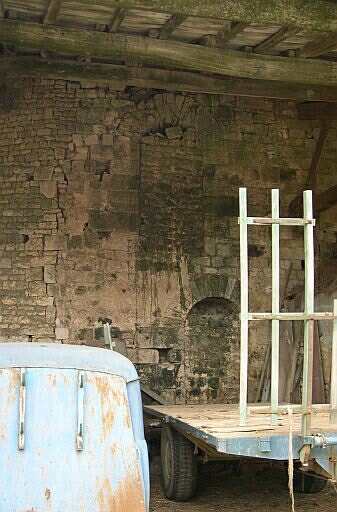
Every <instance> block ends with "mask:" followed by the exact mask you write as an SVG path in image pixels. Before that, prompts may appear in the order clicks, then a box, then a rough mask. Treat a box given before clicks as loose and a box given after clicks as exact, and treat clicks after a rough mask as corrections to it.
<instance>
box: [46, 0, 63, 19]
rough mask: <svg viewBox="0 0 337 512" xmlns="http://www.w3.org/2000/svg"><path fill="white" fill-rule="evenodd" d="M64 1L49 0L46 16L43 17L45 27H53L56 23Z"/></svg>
mask: <svg viewBox="0 0 337 512" xmlns="http://www.w3.org/2000/svg"><path fill="white" fill-rule="evenodd" d="M61 5H62V0H49V3H48V7H47V11H46V14H45V15H44V17H43V24H44V25H52V24H53V23H55V22H56V20H57V17H58V15H59V13H60V10H61Z"/></svg>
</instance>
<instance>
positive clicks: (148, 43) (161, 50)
mask: <svg viewBox="0 0 337 512" xmlns="http://www.w3.org/2000/svg"><path fill="white" fill-rule="evenodd" d="M0 41H2V42H3V43H9V44H13V45H16V46H18V47H19V48H31V49H37V50H41V49H42V50H45V51H50V52H54V53H61V54H68V55H78V54H79V53H80V54H82V55H85V56H87V57H92V58H108V59H111V60H113V59H119V60H120V59H122V60H127V59H132V60H133V61H137V62H139V63H140V64H143V65H146V64H148V65H151V66H154V65H158V66H161V67H167V68H174V69H177V68H178V69H179V68H180V69H185V70H190V71H199V72H203V73H214V74H217V75H225V76H233V77H240V78H254V79H260V80H276V81H281V82H288V83H303V84H316V85H326V86H329V85H337V64H336V63H334V62H326V61H318V60H307V59H298V58H284V57H274V56H269V55H268V56H267V55H257V54H254V53H249V54H248V53H243V52H239V51H228V50H227V51H224V50H222V49H217V48H205V47H203V46H199V45H195V44H188V43H181V42H177V41H172V40H167V41H161V40H159V39H151V38H149V37H142V36H131V35H127V34H109V33H104V32H93V31H87V30H75V29H70V28H59V27H51V26H42V25H39V24H36V23H25V22H15V21H12V20H0Z"/></svg>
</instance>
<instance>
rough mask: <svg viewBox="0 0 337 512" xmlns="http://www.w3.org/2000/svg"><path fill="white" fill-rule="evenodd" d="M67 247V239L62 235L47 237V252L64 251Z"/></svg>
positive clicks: (45, 241)
mask: <svg viewBox="0 0 337 512" xmlns="http://www.w3.org/2000/svg"><path fill="white" fill-rule="evenodd" d="M66 247H67V239H66V237H64V236H62V235H51V236H46V237H45V240H44V248H45V250H46V251H62V250H64V249H66Z"/></svg>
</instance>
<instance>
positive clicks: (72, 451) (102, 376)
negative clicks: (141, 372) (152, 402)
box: [0, 343, 149, 512]
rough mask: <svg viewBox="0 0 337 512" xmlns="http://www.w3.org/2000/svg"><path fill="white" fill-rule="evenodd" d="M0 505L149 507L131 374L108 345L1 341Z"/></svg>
mask: <svg viewBox="0 0 337 512" xmlns="http://www.w3.org/2000/svg"><path fill="white" fill-rule="evenodd" d="M0 411H1V414H0V471H1V492H0V510H1V511H3V512H9V511H10V510H12V511H13V512H19V511H20V512H21V511H30V512H47V511H49V512H60V511H61V510H62V511H72V512H129V511H130V512H131V511H132V512H147V511H148V504H149V464H148V452H147V446H146V442H145V439H144V427H143V413H142V401H141V393H140V384H139V379H138V375H137V372H136V370H135V368H134V366H133V365H132V363H131V362H130V361H129V360H128V359H127V358H125V357H123V356H122V355H120V354H118V353H116V352H113V351H110V350H105V349H98V348H92V347H87V346H72V345H61V344H53V343H50V344H49V343H46V344H42V343H2V344H0Z"/></svg>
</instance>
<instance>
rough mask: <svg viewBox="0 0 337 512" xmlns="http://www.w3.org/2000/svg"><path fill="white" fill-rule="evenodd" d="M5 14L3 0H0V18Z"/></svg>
mask: <svg viewBox="0 0 337 512" xmlns="http://www.w3.org/2000/svg"><path fill="white" fill-rule="evenodd" d="M5 14H6V9H5V5H4V2H3V0H0V18H4V17H5Z"/></svg>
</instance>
